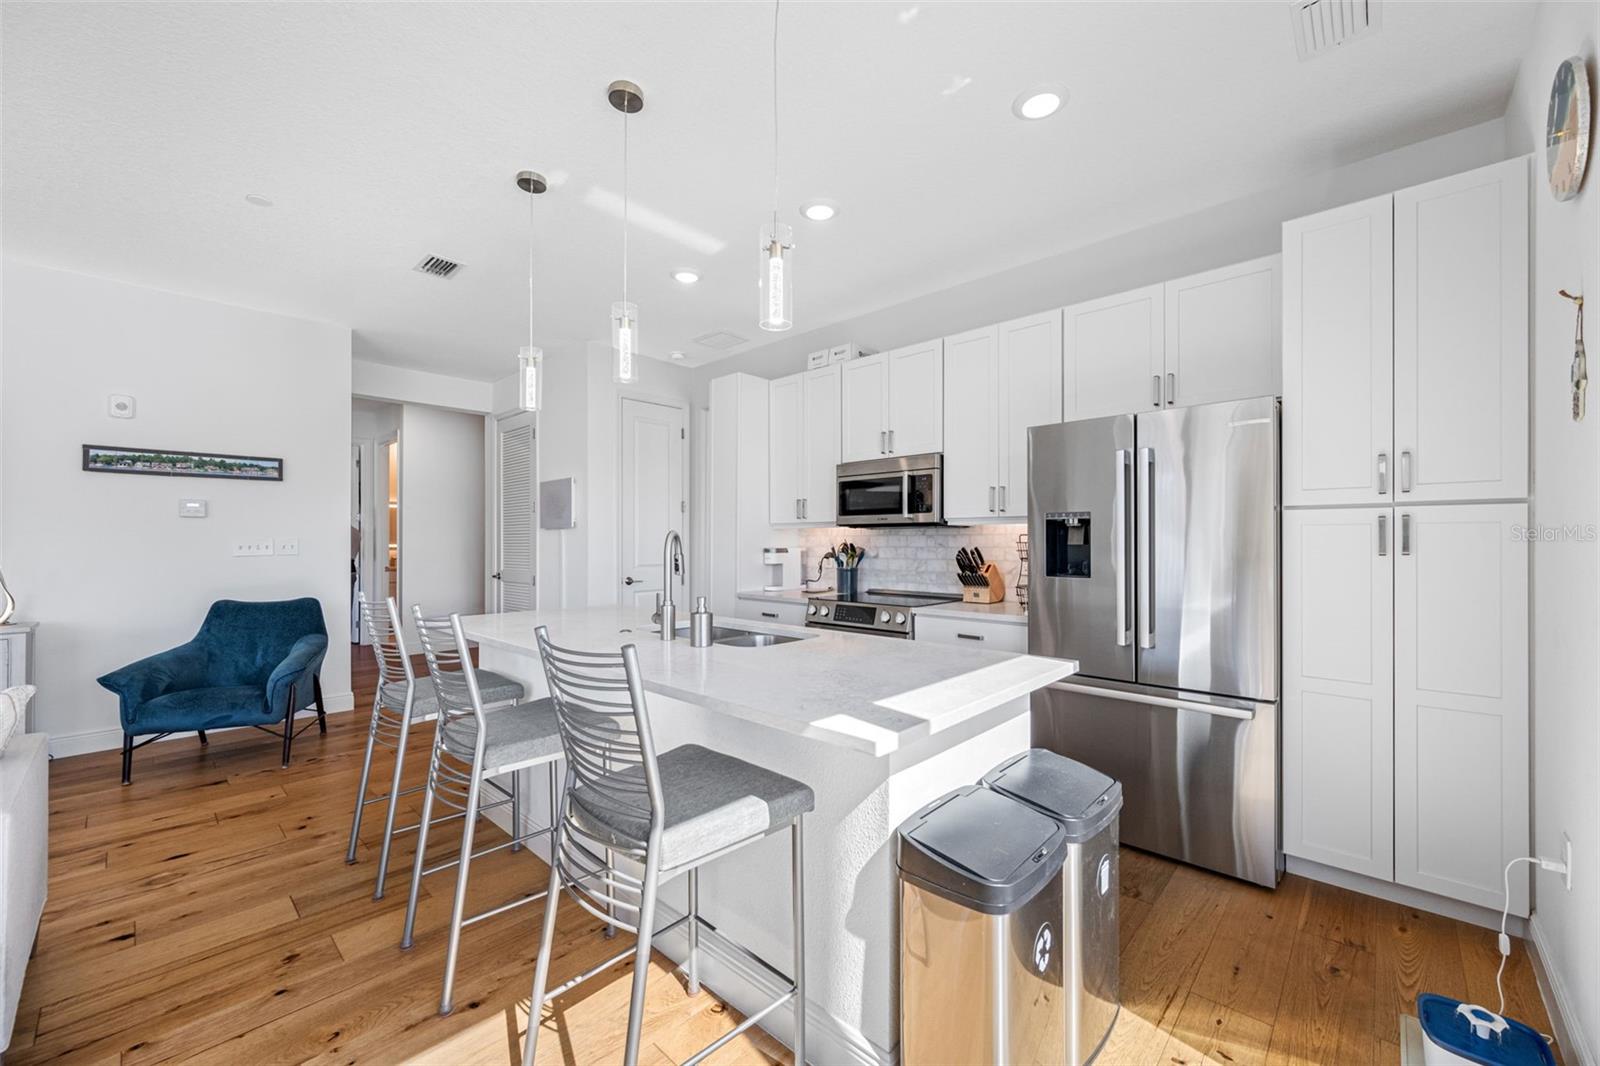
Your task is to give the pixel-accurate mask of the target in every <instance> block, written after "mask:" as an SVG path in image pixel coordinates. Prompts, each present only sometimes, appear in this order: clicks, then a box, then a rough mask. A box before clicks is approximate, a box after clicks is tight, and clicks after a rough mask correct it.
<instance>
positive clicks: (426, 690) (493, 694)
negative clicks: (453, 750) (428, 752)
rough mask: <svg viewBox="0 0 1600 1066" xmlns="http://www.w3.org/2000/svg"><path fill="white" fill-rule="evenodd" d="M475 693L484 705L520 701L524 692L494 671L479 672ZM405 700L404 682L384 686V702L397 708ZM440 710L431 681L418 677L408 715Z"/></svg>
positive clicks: (387, 705)
mask: <svg viewBox="0 0 1600 1066" xmlns="http://www.w3.org/2000/svg"><path fill="white" fill-rule="evenodd" d="M478 694H479V695H480V696H482V697H483V705H484V706H485V707H487V706H489V705H490V704H491V703H505V702H506V701H508V700H521V699H522V698H523V697H524V696H525V695H527V693H526V692H525V691H524V689H523V687H522V682H521V681H514V680H512V679H511V678H509V677H507V676H505V675H504V674H497V673H495V672H494V671H493V670H479V671H478ZM405 703H406V686H405V684H404V682H401V683H399V684H390V685H384V686H383V705H384V706H385V707H392V708H394V709H395V710H397V711H398V710H399V709H400V708H401V707H404V706H405ZM438 713H439V696H438V693H436V692H435V691H434V689H433V682H432V681H431V680H429V679H428V677H427V676H426V675H424V676H422V677H419V678H417V691H416V695H414V696H413V697H412V698H411V716H412V717H413V718H426V717H429V716H431V715H435V714H438Z"/></svg>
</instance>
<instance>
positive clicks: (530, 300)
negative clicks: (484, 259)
mask: <svg viewBox="0 0 1600 1066" xmlns="http://www.w3.org/2000/svg"><path fill="white" fill-rule="evenodd" d="M528 354H529V356H530V357H531V356H532V355H533V190H532V189H529V190H528Z"/></svg>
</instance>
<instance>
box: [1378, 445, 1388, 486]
mask: <svg viewBox="0 0 1600 1066" xmlns="http://www.w3.org/2000/svg"><path fill="white" fill-rule="evenodd" d="M1378 495H1379V496H1387V495H1389V453H1388V452H1379V453H1378Z"/></svg>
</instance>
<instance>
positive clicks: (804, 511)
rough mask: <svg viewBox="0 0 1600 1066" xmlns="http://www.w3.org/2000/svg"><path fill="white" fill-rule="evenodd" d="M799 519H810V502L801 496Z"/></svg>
mask: <svg viewBox="0 0 1600 1066" xmlns="http://www.w3.org/2000/svg"><path fill="white" fill-rule="evenodd" d="M800 517H801V518H810V517H811V501H810V500H808V499H806V498H805V497H803V496H802V497H801V498H800Z"/></svg>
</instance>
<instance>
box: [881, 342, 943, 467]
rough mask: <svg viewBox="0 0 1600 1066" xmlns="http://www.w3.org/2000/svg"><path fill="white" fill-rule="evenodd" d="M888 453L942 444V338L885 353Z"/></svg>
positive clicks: (913, 452)
mask: <svg viewBox="0 0 1600 1066" xmlns="http://www.w3.org/2000/svg"><path fill="white" fill-rule="evenodd" d="M885 354H886V355H887V356H888V361H889V412H888V421H887V422H886V423H885V428H887V429H888V431H889V454H890V455H920V454H921V453H923V452H937V451H941V450H943V448H944V342H943V341H928V342H926V343H924V344H909V345H907V346H906V347H904V348H895V349H893V350H891V351H889V352H887V353H885Z"/></svg>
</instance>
